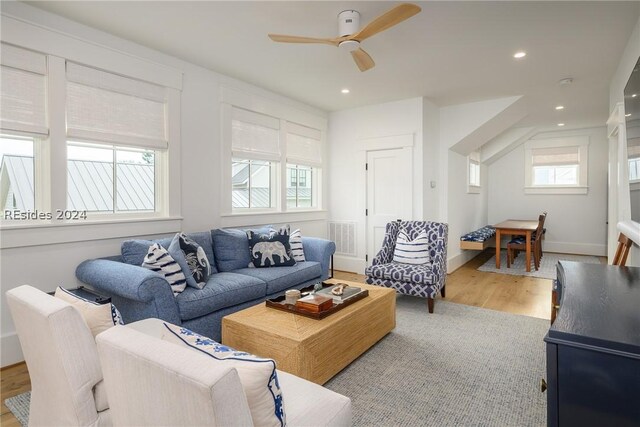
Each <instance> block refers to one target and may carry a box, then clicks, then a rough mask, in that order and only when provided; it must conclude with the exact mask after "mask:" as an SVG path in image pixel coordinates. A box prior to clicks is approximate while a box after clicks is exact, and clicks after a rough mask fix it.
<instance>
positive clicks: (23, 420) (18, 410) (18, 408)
mask: <svg viewBox="0 0 640 427" xmlns="http://www.w3.org/2000/svg"><path fill="white" fill-rule="evenodd" d="M30 401H31V392H30V391H28V392H26V393H22V394H19V395H17V396H13V397H10V398H8V399H5V401H4V404H5V405H7V408H8V409H9V410H10V411H11V413H12V414H13V416H14V417H16V419H17V420H18V422H19V423H20V424H21V425H22V426H23V427H27V425H28V424H29V402H30Z"/></svg>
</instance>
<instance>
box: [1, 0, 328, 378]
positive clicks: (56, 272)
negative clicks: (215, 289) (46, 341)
mask: <svg viewBox="0 0 640 427" xmlns="http://www.w3.org/2000/svg"><path fill="white" fill-rule="evenodd" d="M8 3H11V4H7V3H6V2H3V5H2V12H3V13H5V12H7V13H11V14H12V15H13V16H17V17H19V18H21V19H24V20H26V21H28V22H34V23H36V24H38V25H40V26H44V27H46V28H50V29H51V30H52V31H54V32H56V33H60V32H62V33H65V34H68V35H71V36H72V37H74V38H79V39H81V40H85V41H87V42H89V43H92V44H94V45H97V47H95V49H101V48H102V47H101V46H104V47H107V48H108V49H115V50H118V51H120V52H124V53H126V54H130V55H133V56H136V57H139V58H144V59H146V60H149V61H152V62H154V63H156V64H162V65H166V66H169V67H172V68H175V69H178V70H180V71H181V72H182V73H183V89H182V96H181V108H182V114H181V140H182V145H181V153H180V154H181V168H180V177H179V178H180V180H181V187H182V188H181V199H182V200H181V215H182V218H183V220H182V221H181V226H180V227H179V228H181V229H182V230H184V231H187V232H190V231H201V230H209V229H212V228H217V227H220V226H245V225H254V224H255V225H257V224H268V223H274V224H275V223H277V224H281V223H284V222H289V223H291V224H292V226H294V227H301V228H302V232H303V234H304V235H308V236H318V237H326V213H325V212H316V213H311V214H307V213H299V212H297V213H288V214H284V215H283V214H274V215H257V216H243V217H221V216H220V203H221V192H222V188H221V186H220V170H221V162H222V159H221V124H220V102H219V100H220V87H221V85H224V86H227V87H234V88H236V89H239V90H241V91H244V92H248V93H251V94H252V95H255V96H259V97H263V98H266V99H269V100H271V101H276V102H279V103H282V104H286V105H287V106H289V107H292V108H297V109H300V110H304V111H306V112H310V113H313V114H316V115H319V116H321V117H326V116H327V114H326V113H325V112H323V111H320V110H318V109H315V108H312V107H309V106H306V105H303V104H300V103H298V102H296V101H293V100H290V99H287V98H284V97H282V96H280V95H277V94H274V93H271V92H268V91H265V90H263V89H260V88H257V87H255V86H251V85H248V84H245V83H243V82H240V81H238V80H235V79H232V78H230V77H226V76H223V75H220V74H218V73H215V72H212V71H210V70H207V69H204V68H201V67H198V66H195V65H192V64H189V63H186V62H184V61H181V60H178V59H176V58H172V57H169V56H167V55H164V54H161V53H159V52H156V51H152V50H150V49H147V48H145V47H142V46H139V45H136V44H134V43H131V42H128V41H126V40H123V39H119V38H116V37H113V36H111V35H108V34H106V33H102V32H99V31H96V30H94V29H91V28H89V27H86V26H83V25H79V24H77V23H74V22H72V21H69V20H66V19H63V18H61V17H58V16H56V15H52V14H49V13H47V12H44V11H41V10H38V9H35V8H32V7H30V6H28V5H26V4H23V3H18V2H15V3H14V2H8ZM3 19H4V17H3ZM5 35H6V33H5V31H4V30H3V39H4V37H5ZM88 49H92V47H91V46H89V47H88ZM68 228H69V227H68ZM82 230H83V229H81V228H77V229H74V230H69V231H68V232H67V234H69V235H70V236H71V235H73V237H74V238H79V237H78V235H80V239H81V240H82V235H83V233H85V232H84V231H82ZM169 231H177V230H165V231H164V232H165V233H166V232H169ZM25 232H26V231H25ZM2 234H4V230H3V232H2V233H0V237H2ZM141 234H144V233H143V232H140V231H139V232H137V233H135V232H133V233H131V235H130V236H128V237H133V236H138V237H151V236H141ZM87 235H88V234H87ZM124 238H125V236H124V235H123V236H122V237H118V238H109V236H106V237H105V236H102V237H100V238H99V239H97V240H96V239H92V238H90V237H87V239H90V240H84V241H79V242H74V243H64V242H61V243H56V244H47V245H36V246H29V247H16V248H9V249H2V250H1V251H0V288H1V293H0V311H1V312H2V314H1V317H0V320H1V322H2V324H1V326H0V332H1V344H2V345H1V347H2V349H1V350H2V352H1V360H0V363H1V365H2V366H6V365H9V364H13V363H16V362H19V361H20V360H22V354H21V351H20V348H19V345H18V341H17V338H16V335H15V332H14V327H13V324H12V321H11V317H10V315H9V311H8V308H7V306H6V303H5V301H4V295H5V292H6V291H7V290H8V289H11V288H13V287H15V286H18V285H21V284H30V285H33V286H35V287H38V288H39V289H42V290H44V291H51V290H54V289H55V287H56V286H58V285H63V286H68V287H75V286H76V285H77V284H78V282H77V281H76V279H75V268H76V266H77V265H78V264H79V263H80V262H82V261H83V260H85V259H88V258H96V257H102V256H108V255H114V254H117V253H119V252H120V244H121V242H122V240H124ZM63 240H64V239H63Z"/></svg>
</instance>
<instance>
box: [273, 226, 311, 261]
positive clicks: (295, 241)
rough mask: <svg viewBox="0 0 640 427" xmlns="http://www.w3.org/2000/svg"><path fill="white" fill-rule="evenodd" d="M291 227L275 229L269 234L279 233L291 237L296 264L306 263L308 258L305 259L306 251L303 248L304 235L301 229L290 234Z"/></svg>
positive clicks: (292, 253) (290, 241)
mask: <svg viewBox="0 0 640 427" xmlns="http://www.w3.org/2000/svg"><path fill="white" fill-rule="evenodd" d="M290 230H291V226H290V225H289V224H286V225H283V226H282V227H280V229H278V230H276V229H275V228H271V229H270V230H269V233H272V234H273V233H277V234H282V235H285V234H286V235H288V236H289V245H290V246H291V256H292V257H293V259H294V260H295V261H296V262H305V261H306V258H305V257H304V249H303V247H302V233H301V232H300V229H299V228H297V229H295V230H293V232H290Z"/></svg>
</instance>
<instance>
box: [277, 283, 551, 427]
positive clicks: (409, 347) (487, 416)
mask: <svg viewBox="0 0 640 427" xmlns="http://www.w3.org/2000/svg"><path fill="white" fill-rule="evenodd" d="M345 327H349V325H345ZM548 329H549V321H548V320H542V319H536V318H533V317H526V316H519V315H514V314H507V313H502V312H497V311H492V310H487V309H482V308H476V307H471V306H465V305H460V304H454V303H450V302H447V301H443V300H440V299H438V300H437V301H436V305H435V313H433V314H429V313H428V312H427V307H426V302H425V301H424V299H420V298H414V297H407V296H400V297H398V300H397V326H396V329H395V330H393V331H392V332H391V333H390V334H389V335H387V336H386V337H385V338H383V339H382V340H381V341H380V342H379V343H378V344H376V345H375V346H374V347H372V348H371V349H370V350H369V351H368V352H366V353H365V354H364V355H362V356H361V357H360V358H358V359H357V360H356V361H355V362H353V363H352V364H351V365H349V366H348V367H347V368H345V369H344V370H343V371H342V372H340V373H339V374H338V375H337V376H335V377H334V378H333V379H331V380H330V381H329V382H328V383H327V384H325V387H327V388H329V389H331V390H334V391H336V392H338V393H340V394H343V395H345V396H349V397H350V398H351V402H352V407H353V421H354V425H355V426H544V425H546V394H543V393H541V392H540V379H541V378H545V377H546V373H545V347H544V342H543V337H544V335H545V333H546V332H547V330H548ZM284 392H285V393H286V390H285V391H284ZM285 405H286V394H285Z"/></svg>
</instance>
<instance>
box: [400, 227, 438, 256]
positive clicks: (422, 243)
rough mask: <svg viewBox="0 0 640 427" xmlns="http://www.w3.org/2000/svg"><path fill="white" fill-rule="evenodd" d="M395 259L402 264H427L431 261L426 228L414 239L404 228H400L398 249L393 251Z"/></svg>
mask: <svg viewBox="0 0 640 427" xmlns="http://www.w3.org/2000/svg"><path fill="white" fill-rule="evenodd" d="M393 261H394V262H400V263H402V264H426V263H428V262H430V261H431V259H430V257H429V239H428V237H427V232H426V230H425V231H422V232H421V233H420V234H418V236H416V238H415V239H413V240H411V239H410V238H409V235H407V233H406V232H405V231H404V230H400V231H399V232H398V238H397V239H396V249H395V251H394V252H393Z"/></svg>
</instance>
